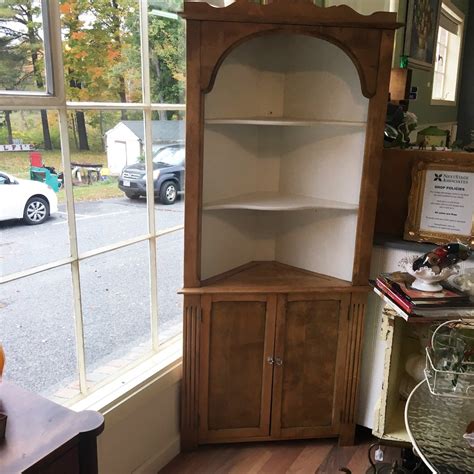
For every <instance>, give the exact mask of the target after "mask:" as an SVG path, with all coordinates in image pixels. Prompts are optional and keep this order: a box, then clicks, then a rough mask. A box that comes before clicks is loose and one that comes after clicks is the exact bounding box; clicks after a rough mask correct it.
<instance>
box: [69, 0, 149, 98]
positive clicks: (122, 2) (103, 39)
mask: <svg viewBox="0 0 474 474" xmlns="http://www.w3.org/2000/svg"><path fill="white" fill-rule="evenodd" d="M60 10H61V24H62V34H63V48H64V68H65V75H66V96H67V98H68V100H73V101H101V102H140V101H141V100H142V92H141V60H140V33H139V11H138V0H113V1H107V2H98V1H96V2H62V4H61V7H60Z"/></svg>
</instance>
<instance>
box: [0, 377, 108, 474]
mask: <svg viewBox="0 0 474 474" xmlns="http://www.w3.org/2000/svg"><path fill="white" fill-rule="evenodd" d="M0 411H1V412H3V413H5V414H6V415H7V416H8V422H7V429H6V434H5V439H4V440H2V441H0V472H1V473H3V474H14V473H19V472H21V473H23V472H24V473H41V474H59V473H67V474H94V473H97V472H98V468H97V443H96V438H97V436H98V435H99V434H100V433H101V432H102V431H103V429H104V418H103V417H102V415H100V414H99V413H97V412H93V411H83V412H79V413H77V412H74V411H72V410H69V409H68V408H65V407H63V406H61V405H58V404H56V403H54V402H52V401H50V400H47V399H45V398H43V397H41V396H39V395H35V394H33V393H30V392H28V391H26V390H24V389H22V388H19V387H17V386H16V385H14V384H12V383H10V382H6V381H3V382H2V383H1V384H0Z"/></svg>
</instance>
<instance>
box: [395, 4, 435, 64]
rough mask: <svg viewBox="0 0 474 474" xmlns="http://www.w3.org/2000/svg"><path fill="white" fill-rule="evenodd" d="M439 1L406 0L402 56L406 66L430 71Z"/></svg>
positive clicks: (433, 53)
mask: <svg viewBox="0 0 474 474" xmlns="http://www.w3.org/2000/svg"><path fill="white" fill-rule="evenodd" d="M439 4H440V1H439V0H408V8H407V21H406V28H405V44H404V50H403V52H404V54H405V55H406V56H408V64H409V65H410V66H411V67H417V68H419V69H428V70H429V69H431V68H432V67H433V62H434V57H435V54H436V39H437V36H438V21H439Z"/></svg>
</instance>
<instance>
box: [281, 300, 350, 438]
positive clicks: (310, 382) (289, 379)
mask: <svg viewBox="0 0 474 474" xmlns="http://www.w3.org/2000/svg"><path fill="white" fill-rule="evenodd" d="M348 302H349V296H348V295H343V294H337V293H327V294H326V295H306V294H295V295H288V297H287V298H285V297H284V296H281V297H280V298H279V301H278V319H277V339H276V347H275V356H276V357H281V358H282V360H283V364H282V365H281V366H278V365H276V366H275V379H274V405H273V406H274V408H273V417H272V436H282V437H284V436H302V437H305V436H324V435H326V436H331V435H334V434H336V433H337V430H338V423H339V419H338V417H339V408H338V407H339V403H340V396H339V393H340V388H341V381H342V375H343V373H341V372H340V371H339V368H340V367H341V366H342V365H343V353H344V344H345V337H344V335H345V334H344V333H345V325H346V314H347V307H348ZM341 333H342V334H341ZM340 334H341V335H342V338H341V337H340ZM341 341H342V342H341ZM280 354H281V355H280Z"/></svg>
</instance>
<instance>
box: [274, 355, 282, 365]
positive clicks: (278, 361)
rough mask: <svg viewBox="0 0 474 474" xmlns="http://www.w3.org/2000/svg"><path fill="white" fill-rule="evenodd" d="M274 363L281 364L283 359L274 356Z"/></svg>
mask: <svg viewBox="0 0 474 474" xmlns="http://www.w3.org/2000/svg"><path fill="white" fill-rule="evenodd" d="M275 364H276V365H283V361H282V360H281V359H280V358H279V357H275Z"/></svg>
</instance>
